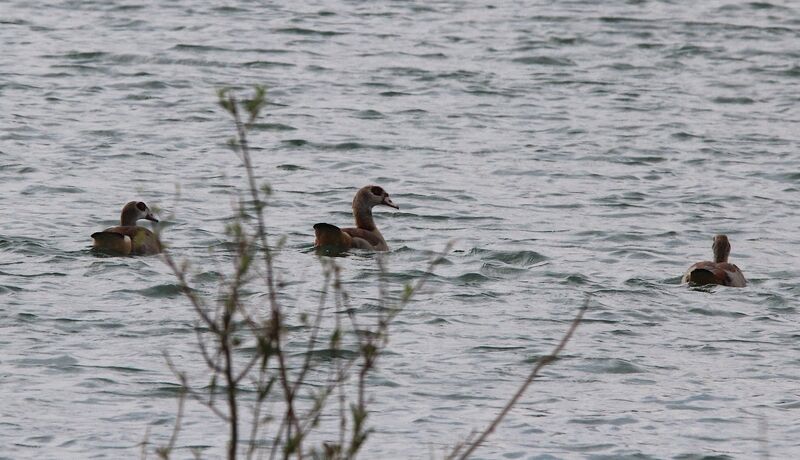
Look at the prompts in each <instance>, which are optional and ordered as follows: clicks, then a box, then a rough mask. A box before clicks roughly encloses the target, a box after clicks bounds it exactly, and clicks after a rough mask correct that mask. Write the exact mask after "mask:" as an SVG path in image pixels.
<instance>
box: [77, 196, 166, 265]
mask: <svg viewBox="0 0 800 460" xmlns="http://www.w3.org/2000/svg"><path fill="white" fill-rule="evenodd" d="M139 219H147V220H150V221H153V222H158V219H156V218H155V216H153V213H152V212H151V211H150V208H148V207H147V205H146V204H144V203H143V202H141V201H131V202H129V203H128V204H126V205H125V207H123V208H122V214H121V215H120V219H119V220H120V225H118V226H116V227H109V228H107V229H105V230H103V231H102V232H96V233H92V239H93V240H94V244H93V248H94V249H96V250H100V251H103V252H110V253H113V254H119V255H123V256H127V255H149V254H158V253H160V252H161V242H160V241H159V240H158V237H156V235H155V234H154V233H153V232H151V231H150V230H148V229H146V228H144V227H139V226H138V225H136V221H138V220H139Z"/></svg>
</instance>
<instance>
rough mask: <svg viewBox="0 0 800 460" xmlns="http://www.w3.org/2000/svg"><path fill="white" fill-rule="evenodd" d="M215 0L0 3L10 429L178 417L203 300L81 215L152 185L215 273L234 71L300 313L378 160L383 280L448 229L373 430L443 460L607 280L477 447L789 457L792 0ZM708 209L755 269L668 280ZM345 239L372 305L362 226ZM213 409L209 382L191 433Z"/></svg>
mask: <svg viewBox="0 0 800 460" xmlns="http://www.w3.org/2000/svg"><path fill="white" fill-rule="evenodd" d="M214 3H216V2H205V1H199V0H178V1H171V2H163V1H141V2H101V1H79V0H72V1H55V0H49V1H41V2H27V1H23V0H12V1H8V0H0V112H1V113H2V116H1V117H0V192H1V194H0V197H2V200H0V216H1V217H2V225H0V399H2V401H3V404H2V409H0V414H2V418H1V419H0V446H2V447H0V449H2V451H1V452H0V458H9V459H11V458H13V459H18V458H112V459H116V458H138V457H139V454H140V450H141V446H140V444H141V443H142V441H143V439H145V438H147V440H148V441H149V442H150V443H152V445H160V444H164V443H166V442H167V440H168V439H169V436H170V433H171V427H172V423H173V421H174V418H175V413H176V405H177V401H176V396H175V395H176V379H175V377H174V376H173V375H172V373H171V372H170V371H169V369H168V368H167V366H166V364H165V363H164V359H163V352H164V351H168V352H169V353H170V355H171V356H172V357H173V359H175V361H176V363H177V365H178V366H179V367H180V368H182V369H184V370H186V371H187V372H188V373H189V374H190V375H192V376H193V378H195V379H196V380H195V381H196V382H202V381H203V379H204V378H205V377H204V375H205V374H204V372H206V371H205V367H204V364H203V362H202V360H201V358H200V355H199V353H198V350H197V345H196V341H195V332H194V324H195V316H194V313H193V311H192V309H191V307H190V305H189V303H188V302H187V300H186V299H185V298H183V297H182V296H181V295H180V294H179V293H178V291H177V288H176V281H175V278H174V276H173V275H172V274H171V272H170V271H169V269H168V268H167V267H166V266H165V265H164V264H163V262H162V261H161V259H160V258H159V257H131V258H110V257H99V256H96V255H94V254H93V253H92V252H91V251H90V250H89V247H90V245H91V239H90V238H89V235H90V234H91V233H93V232H95V231H98V230H100V229H102V228H105V227H107V226H109V225H113V224H115V222H116V221H117V219H118V215H119V210H120V208H121V207H122V205H123V204H124V203H126V202H127V201H130V200H135V199H138V200H143V201H145V202H146V203H148V204H149V205H152V206H158V207H159V208H160V212H159V215H160V216H161V218H162V220H163V221H164V227H163V237H164V239H165V240H166V241H168V243H169V244H170V246H171V248H172V253H173V254H174V255H175V256H176V257H177V258H179V259H187V260H190V261H192V264H193V265H192V267H193V270H194V271H195V272H196V273H197V274H196V276H194V277H193V283H194V284H195V285H196V287H197V289H199V291H200V292H202V293H204V294H207V295H210V296H213V295H214V294H215V293H216V292H217V291H216V287H215V286H216V282H215V278H216V275H215V274H216V273H218V272H224V271H226V270H227V267H228V266H229V262H230V260H231V258H232V253H231V250H230V247H229V246H228V245H226V244H225V241H226V236H225V233H224V229H225V225H226V223H228V222H229V221H230V219H231V218H232V216H233V214H234V210H233V209H234V205H235V203H236V200H237V197H238V196H239V193H240V192H241V191H242V190H243V189H242V187H243V185H244V182H243V179H242V178H243V172H242V170H241V168H240V167H239V162H238V160H237V158H236V157H235V155H234V154H233V153H231V152H230V151H229V150H228V149H227V148H226V142H227V140H228V139H229V138H230V137H231V136H232V134H233V131H232V129H231V123H230V121H229V119H228V118H227V117H226V115H225V114H224V113H223V112H222V111H221V110H220V109H219V108H218V107H217V105H216V90H217V89H218V88H221V87H232V88H234V89H235V90H237V91H240V93H239V94H242V95H246V94H247V91H249V89H248V88H250V87H252V85H255V84H262V85H264V86H266V87H267V89H268V98H269V102H270V105H269V106H268V107H267V110H266V117H265V118H264V119H263V120H261V123H260V124H259V125H257V127H256V129H255V131H254V132H253V133H252V135H251V142H252V144H253V146H254V147H255V148H256V150H255V151H254V156H255V166H256V171H257V174H258V176H259V181H260V182H269V183H270V184H271V185H272V188H273V190H274V195H273V197H272V199H271V202H270V208H269V211H268V213H269V218H268V221H269V226H270V231H271V234H272V235H274V237H275V238H277V237H278V236H280V235H283V236H285V237H286V247H285V249H284V250H282V251H281V252H280V254H279V255H278V261H277V264H278V266H279V268H280V270H281V273H282V274H281V278H282V279H283V281H285V282H286V287H285V288H284V290H283V295H282V299H283V301H284V304H285V307H286V309H287V311H289V312H292V313H297V312H301V311H313V308H314V306H315V305H316V299H317V297H318V292H319V289H320V287H321V284H322V276H321V273H322V269H321V267H320V262H319V260H318V259H317V257H315V256H314V255H313V252H310V251H309V249H310V247H311V244H312V242H313V230H312V228H311V227H312V225H313V224H314V223H316V222H330V223H333V224H338V225H350V223H351V219H352V217H351V215H350V201H351V199H352V196H353V193H354V192H355V190H356V189H357V188H358V187H360V186H363V185H366V184H370V183H374V184H379V185H381V186H383V187H384V188H386V190H387V191H388V192H389V193H390V194H391V196H392V198H393V200H394V202H395V203H396V204H398V205H399V206H400V210H399V211H395V210H392V209H389V208H381V209H377V210H376V212H375V214H376V220H377V223H378V226H379V227H380V229H381V230H382V232H383V234H384V236H385V237H386V239H387V241H388V244H389V246H390V248H391V251H390V253H388V254H387V257H386V263H387V266H388V269H389V281H390V283H391V284H390V287H391V289H392V290H393V292H398V291H399V290H401V289H402V285H403V283H405V282H408V281H410V280H413V279H416V278H418V277H419V276H420V275H421V274H422V273H423V272H424V270H425V267H426V261H427V260H428V259H429V258H430V257H432V255H433V254H434V253H435V252H436V251H440V250H442V249H443V248H444V247H445V246H446V245H447V243H448V242H450V241H455V243H454V247H453V251H452V252H451V253H450V254H449V255H448V256H447V258H446V263H444V264H442V265H440V266H439V267H437V268H436V275H435V276H434V277H433V278H432V279H431V282H430V284H429V285H428V286H427V288H426V290H425V291H424V292H422V293H421V295H420V296H419V297H418V298H417V301H416V302H414V303H413V304H412V305H410V306H409V308H408V309H407V310H406V311H405V312H403V313H402V314H401V315H400V317H399V318H398V320H397V322H396V323H395V324H394V326H393V327H392V330H391V340H390V345H389V347H390V353H388V354H386V355H385V356H384V357H383V358H382V360H381V361H380V363H379V364H380V368H379V370H378V371H377V373H376V374H375V376H374V378H373V380H372V381H371V383H372V386H371V392H370V397H371V398H372V403H371V405H370V410H371V415H370V418H369V422H370V424H371V426H373V427H374V428H375V430H376V431H375V433H373V434H372V436H371V437H370V438H369V441H368V443H367V445H366V446H365V448H364V450H363V454H362V456H361V458H365V459H370V458H396V459H404V458H425V459H427V458H442V456H443V453H444V452H446V451H447V449H448V447H449V446H452V445H454V444H455V443H457V442H458V441H460V440H462V439H463V438H464V437H465V436H466V435H467V434H468V433H469V432H470V431H471V430H472V429H477V428H481V427H483V426H485V425H486V423H488V421H489V420H490V419H491V417H492V416H493V415H494V414H495V413H496V412H497V410H498V408H499V407H501V406H502V404H503V403H504V401H505V400H506V399H507V398H508V397H509V396H510V395H511V394H512V393H513V391H514V390H516V388H517V387H518V385H519V383H520V382H521V381H522V380H523V379H524V377H525V376H526V375H527V373H528V372H529V370H530V367H531V366H532V363H533V362H535V360H536V359H537V358H538V357H541V356H543V355H544V354H546V353H548V352H549V351H550V350H551V349H552V347H553V346H554V345H555V343H556V342H557V341H558V339H559V338H560V337H561V335H562V334H563V332H564V331H565V330H566V328H567V326H568V325H569V322H570V321H571V320H572V318H573V316H574V315H575V313H576V311H577V309H578V307H579V306H580V305H581V304H582V303H583V301H584V299H585V298H586V296H587V295H588V294H591V300H590V309H589V311H588V313H587V315H586V319H585V322H584V323H583V324H582V325H581V326H580V328H579V329H578V331H577V333H576V335H575V337H574V338H573V340H572V342H571V343H570V344H569V345H568V347H567V349H566V351H565V353H564V355H563V359H561V360H559V361H557V362H556V363H554V364H553V365H551V366H550V367H548V368H546V370H545V372H544V375H543V377H542V379H541V380H540V381H537V382H536V383H534V385H533V386H532V387H531V389H530V391H529V392H528V394H527V395H526V396H525V397H524V398H523V400H522V401H521V402H520V404H519V405H518V406H517V407H516V408H515V409H514V411H513V412H512V413H511V414H510V416H509V418H508V419H507V420H506V421H505V422H504V423H503V424H502V425H501V427H500V429H499V430H498V431H497V432H496V433H495V434H494V435H493V436H492V437H491V438H490V439H489V442H488V443H487V444H486V445H485V446H484V447H482V448H481V449H479V450H478V451H477V453H476V457H477V458H487V459H517V458H524V459H554V458H588V459H610V458H614V459H616V458H630V459H651V458H659V459H661V458H674V459H729V458H744V459H751V458H759V457H761V458H767V456H769V458H797V456H798V455H800V422H798V420H799V419H800V370H799V369H800V353H799V352H800V345H799V344H800V340H799V339H800V327H798V320H800V314H799V312H798V301H799V300H800V287H798V280H800V269H799V268H798V265H797V257H796V255H797V254H798V253H800V240H798V238H797V228H798V226H799V225H800V219H798V212H797V210H798V209H799V208H800V193H799V192H800V92H798V88H800V6H798V4H797V3H795V2H793V1H789V0H785V1H783V0H781V1H770V2H752V3H746V2H739V1H733V0H730V1H708V2H700V3H697V4H695V3H690V2H675V1H645V0H641V1H633V0H632V1H609V2H590V1H571V2H551V1H538V2H537V1H531V2H519V1H506V0H499V1H497V2H482V1H476V2H462V1H430V2H411V1H394V2H352V1H335V0H320V1H312V2H305V3H302V4H299V3H300V2H297V3H298V4H295V3H294V2H227V6H220V7H214V6H211V5H213V4H214ZM715 233H726V234H728V235H729V237H730V240H731V244H732V247H733V250H732V253H731V260H732V262H734V263H736V264H738V265H739V266H740V267H741V268H742V269H743V271H744V273H745V275H746V276H747V277H748V279H749V281H750V284H749V286H748V287H746V288H744V289H733V288H717V289H712V290H693V289H689V288H687V287H686V286H681V285H680V284H679V280H680V275H681V274H682V272H683V271H684V270H685V269H686V268H687V267H688V266H689V265H690V264H691V263H693V262H695V261H698V260H706V259H708V258H709V257H710V256H711V238H712V236H713V235H714V234H715ZM338 261H339V263H340V264H341V265H342V268H343V278H344V280H345V282H346V286H347V289H348V291H349V292H350V294H351V297H352V304H353V307H354V308H356V310H357V311H359V312H360V313H361V314H362V318H363V320H364V321H368V320H369V318H373V317H374V314H375V305H376V297H377V289H376V286H375V279H376V276H375V275H376V271H377V269H376V261H375V257H374V256H373V255H370V254H354V255H351V256H350V257H345V258H339V259H338ZM261 295H262V293H260V292H253V293H252V296H251V299H252V300H254V301H258V300H259V299H260V298H262V299H263V297H260V296H261ZM332 309H333V306H332V305H329V306H328V307H327V310H326V312H330V313H331V315H332V314H333V310H332ZM290 346H293V347H295V349H296V350H298V351H299V350H301V349H302V348H301V345H300V344H295V343H292V344H290ZM225 439H226V435H225V431H224V425H223V424H222V423H221V422H220V421H219V420H218V419H217V418H215V416H213V415H212V414H211V413H210V412H209V411H208V410H206V409H205V408H203V407H201V406H199V405H198V404H191V403H190V404H188V405H187V409H186V416H185V420H184V429H183V431H182V432H181V435H180V437H179V438H178V441H177V451H176V453H175V455H174V458H192V453H191V448H199V449H201V450H202V452H203V456H204V458H218V457H220V456H222V455H223V451H224V443H225ZM151 448H152V446H151ZM150 455H151V458H153V457H154V455H153V454H152V450H151V454H150Z"/></svg>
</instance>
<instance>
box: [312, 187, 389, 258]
mask: <svg viewBox="0 0 800 460" xmlns="http://www.w3.org/2000/svg"><path fill="white" fill-rule="evenodd" d="M378 205H384V206H389V207H391V208H395V209H400V208H399V207H398V206H397V205H395V204H394V203H392V200H391V199H390V198H389V194H388V193H386V191H385V190H384V189H382V188H381V187H378V186H377V185H367V186H366V187H361V189H359V190H358V192H356V196H355V198H353V217H355V219H356V228H339V227H337V226H335V225H331V224H316V225H314V233H315V234H316V240H315V241H314V247H317V248H331V249H334V250H337V251H343V250H347V249H351V248H358V249H369V250H372V251H388V250H389V246H388V245H387V244H386V240H384V239H383V235H381V232H379V231H378V227H376V226H375V221H374V220H372V208H373V207H375V206H378Z"/></svg>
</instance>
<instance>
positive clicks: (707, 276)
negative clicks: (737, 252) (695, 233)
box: [681, 235, 747, 287]
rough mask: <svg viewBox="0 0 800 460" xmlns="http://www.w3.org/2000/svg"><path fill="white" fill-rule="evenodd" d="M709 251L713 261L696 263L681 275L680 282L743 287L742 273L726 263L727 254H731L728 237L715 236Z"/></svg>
mask: <svg viewBox="0 0 800 460" xmlns="http://www.w3.org/2000/svg"><path fill="white" fill-rule="evenodd" d="M711 249H713V251H714V261H713V262H709V261H704V262H697V263H696V264H694V265H692V266H691V267H689V270H687V271H686V274H685V275H683V279H682V280H681V282H682V283H691V284H695V285H703V284H721V285H723V286H733V287H745V286H746V285H747V281H746V280H745V279H744V275H743V274H742V271H741V270H739V267H737V266H736V265H733V264H731V263H728V254H730V252H731V244H730V243H729V242H728V237H727V236H725V235H717V236H715V237H714V244H712V245H711Z"/></svg>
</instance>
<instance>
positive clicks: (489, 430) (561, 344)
mask: <svg viewBox="0 0 800 460" xmlns="http://www.w3.org/2000/svg"><path fill="white" fill-rule="evenodd" d="M590 298H591V297H589V296H587V297H586V300H585V301H584V303H583V306H582V307H581V308H580V309H579V310H578V314H577V315H576V316H575V319H573V320H572V324H570V326H569V329H567V332H566V333H565V334H564V336H563V337H562V338H561V341H560V342H559V343H558V345H557V346H556V347H555V348H554V349H553V351H552V352H550V354H549V355H547V356H545V357H543V358H541V359H540V360H539V361H538V362H537V363H536V366H534V368H533V370H532V371H531V373H530V374H529V375H528V378H526V379H525V382H523V384H522V386H520V387H519V389H518V390H517V392H516V393H515V394H514V396H512V397H511V399H509V400H508V402H507V403H506V405H505V407H503V410H501V411H500V413H499V414H497V416H496V417H495V419H494V420H493V421H492V423H490V424H489V426H488V427H486V429H485V430H483V432H481V434H480V436H478V438H477V439H475V440H474V441H472V442H471V443H470V444H469V445H468V446H467V450H466V451H464V453H462V454H460V455H459V453H460V450H461V447H462V446H463V445H462V446H457V447H456V448H455V449H454V450H453V452H451V453H450V455H448V457H447V458H448V459H452V458H456V457H457V458H459V459H460V460H464V459H466V458H468V457H469V456H470V455H471V454H472V452H474V451H475V449H477V448H478V447H479V446H480V445H481V444H483V443H484V441H486V439H487V438H488V437H489V435H490V434H492V433H493V432H494V430H495V428H497V426H498V425H499V424H500V422H501V421H503V419H504V418H505V417H506V415H508V413H509V412H510V411H511V409H512V408H513V407H514V406H515V405H516V404H517V402H518V401H519V399H520V398H521V397H522V395H523V394H525V391H527V389H528V387H529V386H530V385H531V383H532V382H533V380H534V379H535V378H536V377H537V376H538V375H539V371H540V370H541V369H542V368H543V367H545V366H546V365H548V364H550V363H552V362H553V361H555V360H556V358H557V357H558V354H559V353H561V350H563V349H564V347H565V346H566V345H567V342H569V339H570V338H572V334H573V333H574V332H575V329H577V328H578V324H580V322H581V319H582V318H583V314H584V312H586V310H587V309H588V308H589V299H590Z"/></svg>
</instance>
